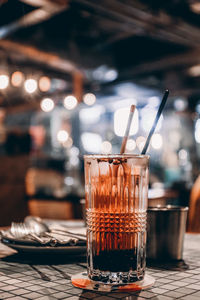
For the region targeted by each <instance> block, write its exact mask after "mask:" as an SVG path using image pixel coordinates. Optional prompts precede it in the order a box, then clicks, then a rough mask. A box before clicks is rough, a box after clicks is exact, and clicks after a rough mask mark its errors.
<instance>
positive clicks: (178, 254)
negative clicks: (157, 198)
mask: <svg viewBox="0 0 200 300" xmlns="http://www.w3.org/2000/svg"><path fill="white" fill-rule="evenodd" d="M187 212H188V207H181V206H172V205H167V206H162V207H161V206H157V207H149V208H148V213H147V215H148V217H147V220H148V223H147V224H148V225H147V258H148V259H153V260H162V261H166V260H180V259H182V253H183V241H184V234H185V227H186V219H187Z"/></svg>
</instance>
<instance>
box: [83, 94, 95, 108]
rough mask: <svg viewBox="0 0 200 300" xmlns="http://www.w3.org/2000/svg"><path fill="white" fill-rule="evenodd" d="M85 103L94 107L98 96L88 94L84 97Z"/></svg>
mask: <svg viewBox="0 0 200 300" xmlns="http://www.w3.org/2000/svg"><path fill="white" fill-rule="evenodd" d="M83 102H84V103H85V104H87V105H93V104H94V103H95V102H96V96H95V95H94V94H92V93H87V94H85V95H84V96H83Z"/></svg>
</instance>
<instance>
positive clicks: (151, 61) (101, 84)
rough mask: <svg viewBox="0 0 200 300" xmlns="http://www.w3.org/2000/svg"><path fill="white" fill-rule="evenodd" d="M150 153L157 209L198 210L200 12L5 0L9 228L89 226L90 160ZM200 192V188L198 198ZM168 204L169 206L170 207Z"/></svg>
mask: <svg viewBox="0 0 200 300" xmlns="http://www.w3.org/2000/svg"><path fill="white" fill-rule="evenodd" d="M166 88H168V89H169V90H170V97H169V99H168V103H167V106H166V108H165V111H164V112H163V115H162V117H161V119H160V121H159V124H158V126H157V128H156V132H155V133H154V135H153V138H152V141H151V144H150V147H149V149H148V153H149V154H150V156H151V164H150V174H151V175H150V193H149V200H150V203H151V204H152V205H154V203H158V202H156V201H158V199H159V201H161V202H159V203H165V202H166V201H167V203H173V204H180V205H190V202H189V199H190V192H191V189H192V186H193V184H194V182H195V180H196V179H197V177H198V175H199V163H200V3H199V1H196V0H169V1H156V0H151V1H135V0H123V1H122V0H109V1H106V0H101V1H97V0H54V1H53V0H12V1H8V0H1V1H0V169H1V170H0V205H1V209H0V225H9V224H10V222H11V221H13V220H16V221H19V220H22V219H23V218H24V216H25V215H27V214H32V215H39V216H40V217H46V218H58V219H72V218H81V216H82V215H81V204H80V200H81V199H82V198H84V173H83V170H84V169H83V155H84V154H89V153H105V154H107V153H119V151H120V146H121V141H122V136H123V134H124V131H125V127H126V121H127V116H128V113H129V107H130V105H131V104H136V107H137V110H136V112H135V115H134V119H133V123H132V127H131V134H130V137H129V140H128V143H127V147H126V153H140V151H141V149H142V147H143V145H144V141H145V138H146V136H147V134H148V132H149V130H150V127H151V125H152V123H153V120H154V117H155V114H156V112H157V109H158V106H159V104H160V101H161V98H162V94H163V91H164V90H165V89H166ZM198 190H200V188H199V189H198ZM162 201H164V202H162Z"/></svg>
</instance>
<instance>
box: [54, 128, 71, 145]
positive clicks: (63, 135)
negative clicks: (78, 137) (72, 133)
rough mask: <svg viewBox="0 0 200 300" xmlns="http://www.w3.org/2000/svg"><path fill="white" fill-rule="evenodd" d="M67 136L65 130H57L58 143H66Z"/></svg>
mask: <svg viewBox="0 0 200 300" xmlns="http://www.w3.org/2000/svg"><path fill="white" fill-rule="evenodd" d="M68 137H69V134H68V132H67V131H66V130H59V131H58V133H57V139H58V141H59V142H60V143H66V141H67V140H68Z"/></svg>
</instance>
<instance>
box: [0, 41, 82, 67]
mask: <svg viewBox="0 0 200 300" xmlns="http://www.w3.org/2000/svg"><path fill="white" fill-rule="evenodd" d="M0 48H2V49H4V50H6V52H7V53H8V54H11V55H12V53H13V54H16V53H18V54H20V55H22V56H23V57H25V58H26V59H29V60H30V61H32V62H35V63H37V64H39V63H41V64H43V65H46V66H48V67H50V68H52V69H55V70H58V71H61V72H66V73H74V72H77V71H80V70H79V68H78V67H77V66H76V65H75V64H74V63H73V62H71V61H70V60H68V59H65V58H61V57H59V56H58V55H56V54H54V53H49V52H45V51H42V50H39V49H37V48H35V47H33V46H29V45H23V44H21V43H18V42H14V41H10V40H0Z"/></svg>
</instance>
